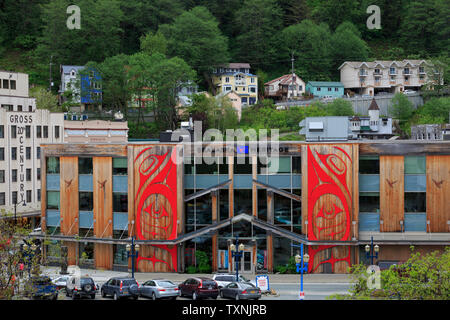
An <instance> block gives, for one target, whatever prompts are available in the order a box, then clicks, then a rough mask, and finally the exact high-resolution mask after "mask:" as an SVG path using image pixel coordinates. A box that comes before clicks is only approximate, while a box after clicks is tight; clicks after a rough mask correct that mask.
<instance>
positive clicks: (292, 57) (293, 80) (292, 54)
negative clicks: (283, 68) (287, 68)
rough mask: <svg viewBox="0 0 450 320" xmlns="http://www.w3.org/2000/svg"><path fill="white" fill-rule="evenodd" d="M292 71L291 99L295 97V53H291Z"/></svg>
mask: <svg viewBox="0 0 450 320" xmlns="http://www.w3.org/2000/svg"><path fill="white" fill-rule="evenodd" d="M291 65H292V66H291V70H292V87H291V88H292V96H291V98H293V97H294V85H295V75H294V74H295V73H294V52H292V53H291Z"/></svg>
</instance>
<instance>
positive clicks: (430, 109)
mask: <svg viewBox="0 0 450 320" xmlns="http://www.w3.org/2000/svg"><path fill="white" fill-rule="evenodd" d="M449 114H450V98H449V97H443V98H431V99H430V100H428V101H427V102H426V103H425V104H424V105H422V106H421V107H420V108H418V109H417V111H416V121H417V123H418V124H432V123H435V124H444V123H449Z"/></svg>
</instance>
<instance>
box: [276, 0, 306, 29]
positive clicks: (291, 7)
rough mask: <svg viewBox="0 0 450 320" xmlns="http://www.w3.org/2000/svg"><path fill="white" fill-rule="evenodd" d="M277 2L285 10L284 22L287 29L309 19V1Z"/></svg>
mask: <svg viewBox="0 0 450 320" xmlns="http://www.w3.org/2000/svg"><path fill="white" fill-rule="evenodd" d="M277 2H278V4H279V6H280V7H281V9H282V10H283V22H284V26H286V27H287V26H290V25H293V24H297V23H300V22H301V21H302V20H304V19H307V18H308V17H309V13H310V12H309V11H310V9H309V7H308V4H307V0H278V1H277Z"/></svg>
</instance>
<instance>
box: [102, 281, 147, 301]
mask: <svg viewBox="0 0 450 320" xmlns="http://www.w3.org/2000/svg"><path fill="white" fill-rule="evenodd" d="M138 289H139V284H138V283H137V281H136V279H134V278H120V277H114V278H111V279H109V280H108V281H107V282H106V283H105V284H104V285H103V286H102V289H101V294H102V297H103V298H105V297H106V296H113V297H114V300H119V299H120V298H133V299H134V300H137V299H138V297H139V291H138Z"/></svg>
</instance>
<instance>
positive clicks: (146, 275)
mask: <svg viewBox="0 0 450 320" xmlns="http://www.w3.org/2000/svg"><path fill="white" fill-rule="evenodd" d="M41 270H42V273H43V274H45V275H48V276H50V278H52V279H54V278H57V277H60V276H61V275H60V274H59V271H60V268H59V267H41ZM80 271H81V272H80V274H81V275H89V276H90V277H92V278H93V279H94V281H95V282H97V283H99V284H103V283H105V282H106V281H107V280H108V279H110V278H112V277H129V276H131V272H129V273H128V272H118V271H111V270H95V269H80ZM243 275H244V277H246V278H248V279H250V280H255V278H256V276H257V275H255V274H245V273H244V274H243ZM268 276H269V282H270V283H296V282H299V280H300V274H269V275H268ZM134 277H135V279H136V280H137V281H138V283H143V282H145V281H147V280H151V279H161V278H164V279H168V280H171V281H173V282H176V283H179V282H183V281H184V280H186V279H187V278H190V277H207V278H211V277H212V274H188V273H169V272H168V273H158V272H155V273H153V272H135V273H134ZM303 281H304V282H305V283H350V282H351V279H350V277H349V275H348V274H305V275H303Z"/></svg>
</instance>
